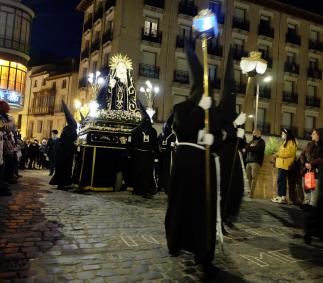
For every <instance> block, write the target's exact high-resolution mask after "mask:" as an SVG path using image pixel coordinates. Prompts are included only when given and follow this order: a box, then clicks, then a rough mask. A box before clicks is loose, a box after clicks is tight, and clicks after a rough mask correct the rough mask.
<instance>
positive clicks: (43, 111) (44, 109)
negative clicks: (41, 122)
mask: <svg viewBox="0 0 323 283" xmlns="http://www.w3.org/2000/svg"><path fill="white" fill-rule="evenodd" d="M29 114H32V115H54V106H49V105H45V106H35V107H30V108H29Z"/></svg>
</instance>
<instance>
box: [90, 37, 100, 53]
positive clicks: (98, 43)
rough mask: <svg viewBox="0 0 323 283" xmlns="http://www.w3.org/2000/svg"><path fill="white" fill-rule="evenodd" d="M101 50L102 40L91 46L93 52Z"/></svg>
mask: <svg viewBox="0 0 323 283" xmlns="http://www.w3.org/2000/svg"><path fill="white" fill-rule="evenodd" d="M96 50H100V39H97V40H95V41H94V42H93V43H92V45H91V52H94V51H96Z"/></svg>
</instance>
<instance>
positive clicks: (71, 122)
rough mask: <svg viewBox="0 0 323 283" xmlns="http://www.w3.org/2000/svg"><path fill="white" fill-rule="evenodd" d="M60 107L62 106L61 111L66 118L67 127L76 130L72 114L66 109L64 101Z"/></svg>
mask: <svg viewBox="0 0 323 283" xmlns="http://www.w3.org/2000/svg"><path fill="white" fill-rule="evenodd" d="M62 105H63V111H64V113H65V118H66V122H67V125H68V126H71V127H72V128H75V129H76V128H77V123H76V121H75V119H74V117H73V115H72V113H71V112H70V110H69V109H68V107H67V105H66V103H65V102H64V100H62Z"/></svg>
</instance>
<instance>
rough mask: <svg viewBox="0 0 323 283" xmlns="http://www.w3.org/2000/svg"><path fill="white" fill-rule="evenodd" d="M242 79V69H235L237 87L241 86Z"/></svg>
mask: <svg viewBox="0 0 323 283" xmlns="http://www.w3.org/2000/svg"><path fill="white" fill-rule="evenodd" d="M241 77H242V73H241V70H240V69H235V70H234V80H235V82H236V84H237V85H240V84H241V81H242V78H241Z"/></svg>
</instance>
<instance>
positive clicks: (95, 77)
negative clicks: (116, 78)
mask: <svg viewBox="0 0 323 283" xmlns="http://www.w3.org/2000/svg"><path fill="white" fill-rule="evenodd" d="M87 80H88V82H89V84H90V86H91V88H92V100H93V99H95V98H96V94H97V93H98V91H99V89H100V88H101V86H102V85H103V84H104V82H105V79H104V78H103V77H102V76H101V73H100V71H96V72H95V74H94V73H89V76H88V78H87Z"/></svg>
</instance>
